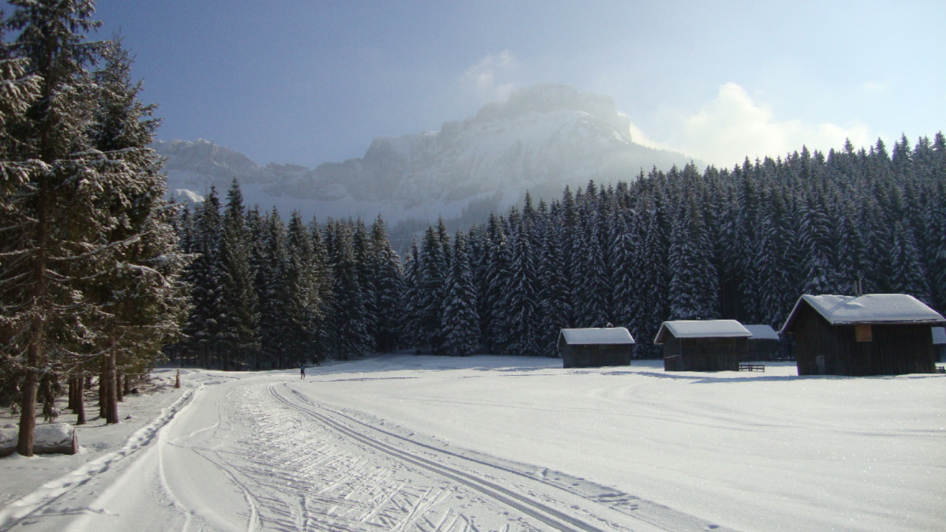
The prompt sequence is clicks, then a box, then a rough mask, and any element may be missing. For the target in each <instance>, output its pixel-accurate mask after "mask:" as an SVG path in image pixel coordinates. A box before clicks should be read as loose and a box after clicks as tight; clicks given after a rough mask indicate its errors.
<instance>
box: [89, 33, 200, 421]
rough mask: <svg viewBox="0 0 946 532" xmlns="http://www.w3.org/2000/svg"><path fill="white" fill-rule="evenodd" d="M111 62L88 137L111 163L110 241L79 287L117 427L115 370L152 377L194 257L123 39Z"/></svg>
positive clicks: (100, 200) (103, 196)
mask: <svg viewBox="0 0 946 532" xmlns="http://www.w3.org/2000/svg"><path fill="white" fill-rule="evenodd" d="M105 59H106V62H105V67H104V68H103V69H102V70H101V71H99V72H97V73H96V74H95V80H96V82H97V85H98V91H99V98H98V100H99V103H98V110H97V112H96V114H95V120H94V124H93V127H92V131H91V135H90V136H91V140H92V143H93V146H94V148H95V149H97V150H99V151H100V152H102V153H103V154H104V156H105V157H106V158H107V160H108V167H107V168H108V170H107V174H108V180H107V181H106V182H105V185H104V186H103V187H102V188H101V191H100V193H99V194H98V197H97V198H96V209H97V210H98V211H100V212H102V213H103V220H105V221H106V222H105V223H104V224H103V228H102V229H101V230H100V231H101V237H100V238H102V239H103V240H104V242H106V243H107V244H106V245H105V248H106V249H105V250H104V251H103V252H101V253H99V254H98V255H97V258H96V263H97V265H96V266H97V269H98V270H100V271H101V272H102V273H101V274H99V275H96V276H94V277H92V278H91V279H89V280H86V281H82V282H80V284H81V286H82V287H83V288H82V289H83V292H84V293H86V294H87V295H86V298H87V299H88V300H90V301H94V302H95V303H96V304H97V305H98V307H99V309H100V311H101V312H99V313H98V319H97V320H96V321H97V323H96V325H97V328H98V329H99V330H100V331H101V334H100V337H101V338H102V340H101V341H100V342H98V343H99V344H100V345H98V346H96V347H95V348H94V349H93V352H103V353H104V354H105V356H106V357H108V358H109V360H108V362H107V364H106V365H107V367H109V369H110V371H109V373H108V374H107V375H103V377H104V379H102V382H103V383H106V384H107V386H108V387H109V390H108V393H107V394H106V399H107V401H108V405H107V406H106V411H107V418H108V419H107V421H108V423H118V408H117V404H116V402H115V399H116V396H117V395H118V391H119V390H118V389H117V388H118V383H117V381H116V377H117V376H116V374H115V372H116V371H118V372H119V375H121V374H124V375H129V374H143V373H146V372H147V371H148V370H149V369H150V368H151V367H152V366H153V364H154V363H155V362H156V361H157V360H158V359H159V358H161V357H162V352H161V349H162V347H163V346H164V345H165V344H168V343H171V342H172V341H174V340H176V339H177V335H178V334H179V330H180V324H181V322H182V320H183V318H184V316H185V314H186V311H187V299H186V286H185V284H184V283H183V282H182V280H181V274H182V272H183V268H184V267H185V266H186V264H187V262H188V261H189V259H188V257H187V256H186V255H184V254H183V253H182V252H181V250H180V247H179V246H178V242H177V235H176V232H175V229H174V226H173V222H174V220H175V217H176V206H173V205H171V204H169V203H168V202H167V201H166V200H165V199H164V198H165V194H166V192H167V187H166V184H165V177H164V175H163V174H162V173H161V164H162V163H161V161H160V159H159V157H158V156H157V155H156V154H155V152H154V151H153V150H151V148H150V147H149V145H150V144H151V143H152V141H153V137H154V131H155V129H156V127H157V125H158V122H157V121H156V120H154V119H151V118H150V117H151V114H152V111H153V106H145V105H142V104H141V103H140V102H139V101H138V99H137V94H138V92H139V91H140V89H141V85H140V83H137V84H134V83H132V81H131V60H130V59H129V57H128V53H127V52H126V51H125V50H123V49H122V47H121V43H120V41H116V42H114V43H112V45H111V46H110V47H109V48H108V49H107V51H106V53H105ZM76 275H77V276H79V275H82V273H80V272H76Z"/></svg>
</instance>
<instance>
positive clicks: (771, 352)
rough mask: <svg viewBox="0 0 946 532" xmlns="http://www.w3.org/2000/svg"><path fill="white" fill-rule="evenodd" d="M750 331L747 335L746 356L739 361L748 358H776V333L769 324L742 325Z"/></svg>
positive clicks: (777, 344) (777, 346) (777, 348)
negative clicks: (750, 334) (747, 346)
mask: <svg viewBox="0 0 946 532" xmlns="http://www.w3.org/2000/svg"><path fill="white" fill-rule="evenodd" d="M744 327H745V328H746V329H748V330H749V332H750V333H752V336H750V337H749V348H748V353H747V354H746V356H745V357H744V358H743V359H742V360H740V362H748V361H750V360H773V359H775V358H778V354H779V343H778V333H777V332H775V329H773V328H772V327H771V326H769V325H744Z"/></svg>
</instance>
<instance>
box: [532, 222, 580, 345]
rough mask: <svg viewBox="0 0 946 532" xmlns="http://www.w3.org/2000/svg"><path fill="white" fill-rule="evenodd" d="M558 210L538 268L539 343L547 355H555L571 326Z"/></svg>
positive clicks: (545, 241)
mask: <svg viewBox="0 0 946 532" xmlns="http://www.w3.org/2000/svg"><path fill="white" fill-rule="evenodd" d="M555 210H556V208H555V207H554V206H553V208H552V213H550V215H549V216H550V223H549V227H548V229H547V230H546V231H545V235H544V242H543V244H542V246H541V250H540V253H541V256H540V260H539V264H538V270H539V271H538V277H539V282H538V288H539V298H538V304H539V307H540V310H541V312H540V316H541V321H540V325H539V333H538V337H539V338H538V342H539V348H540V349H541V351H542V353H544V354H548V355H551V354H553V353H555V352H556V350H555V349H556V342H557V341H558V335H559V331H561V330H562V329H563V328H566V327H568V326H569V322H568V319H569V316H570V315H571V313H572V312H571V301H570V299H569V289H568V283H567V282H566V277H565V256H564V248H563V245H562V240H563V238H562V235H561V231H562V229H561V227H559V226H558V225H557V224H556V216H555V214H554V213H555Z"/></svg>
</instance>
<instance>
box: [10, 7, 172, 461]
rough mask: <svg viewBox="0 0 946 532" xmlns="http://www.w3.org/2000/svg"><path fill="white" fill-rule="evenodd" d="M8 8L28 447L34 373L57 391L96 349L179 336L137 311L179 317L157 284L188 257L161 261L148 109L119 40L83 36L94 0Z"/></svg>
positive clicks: (16, 351) (14, 337)
mask: <svg viewBox="0 0 946 532" xmlns="http://www.w3.org/2000/svg"><path fill="white" fill-rule="evenodd" d="M8 4H10V5H11V6H13V8H14V11H13V13H12V15H11V16H10V17H9V18H6V19H4V20H3V21H2V26H3V27H4V29H9V30H12V31H13V32H16V33H17V36H16V39H15V40H14V41H13V42H10V43H6V42H5V43H4V44H3V53H2V54H0V58H2V59H3V60H4V62H3V65H2V66H3V69H2V70H5V72H4V73H3V74H2V75H3V76H5V77H6V78H8V79H9V78H13V81H12V82H11V83H7V84H5V88H4V89H3V91H2V93H3V96H4V102H3V103H2V104H0V112H2V113H3V117H2V118H3V134H2V141H3V148H2V150H0V151H2V155H3V159H4V160H3V163H2V164H0V167H2V169H3V172H2V179H3V182H2V184H0V194H2V197H0V205H2V206H3V207H2V209H0V216H2V217H3V230H4V232H5V233H6V234H7V235H12V236H10V237H7V238H4V239H3V244H2V249H0V252H2V253H3V257H4V260H3V262H2V264H0V290H2V291H3V293H2V297H0V301H3V304H2V313H3V317H4V320H3V321H4V323H5V327H4V329H3V333H2V334H3V338H2V340H3V341H2V344H3V345H4V350H5V352H6V353H8V354H11V355H12V357H11V358H12V359H13V360H14V361H15V363H16V365H17V366H18V367H19V368H21V370H20V374H21V375H22V383H21V384H22V385H21V389H22V401H21V418H20V431H19V440H18V444H17V450H18V452H19V453H20V454H24V455H32V452H33V431H34V427H35V424H36V419H35V410H34V404H35V402H36V398H37V391H38V387H39V384H40V376H41V375H45V377H44V378H46V381H45V382H46V385H48V386H50V388H48V389H54V388H55V387H56V385H57V384H58V383H57V382H55V380H54V379H53V380H50V379H52V378H53V377H54V376H56V375H66V374H68V370H69V368H70V367H74V366H75V364H76V362H77V361H81V360H83V359H85V358H87V354H88V353H90V352H93V351H94V349H95V347H96V346H101V345H107V346H109V350H110V351H111V352H112V353H116V354H117V352H118V351H119V350H121V351H123V352H124V353H125V354H126V355H128V357H129V360H130V359H131V358H132V357H140V356H144V355H145V354H146V351H150V349H151V346H153V339H154V338H155V337H157V336H161V335H163V334H173V332H174V329H175V324H174V323H173V321H174V320H173V319H169V320H167V321H166V322H163V323H162V324H163V325H166V327H163V328H162V327H156V328H155V329H154V331H153V332H154V333H155V336H151V332H149V328H148V327H147V326H146V323H145V321H142V320H146V319H147V316H146V313H145V312H141V311H140V307H141V306H142V305H143V304H144V302H145V301H147V302H149V303H153V304H154V305H155V306H154V307H152V308H150V309H148V310H150V311H160V310H162V309H163V310H167V311H169V318H173V314H174V309H176V308H180V307H179V306H177V305H176V304H174V303H168V301H169V300H172V299H174V290H173V288H171V289H168V290H167V291H163V290H162V289H161V287H160V286H158V285H159V284H163V283H167V284H168V285H169V286H172V287H173V286H174V285H175V284H176V281H175V278H174V274H175V269H176V268H179V267H180V266H181V265H182V261H179V260H177V258H176V257H174V255H173V254H172V255H171V256H170V258H171V260H169V261H168V262H167V263H166V264H164V265H159V264H158V263H157V262H155V259H156V256H155V255H154V253H160V251H162V250H166V249H167V248H166V245H167V244H168V243H173V241H172V240H169V237H170V235H169V234H168V233H167V232H166V231H165V228H166V223H167V221H168V218H167V213H161V212H160V211H161V209H162V201H163V200H161V199H160V197H161V194H162V193H163V191H162V189H161V188H160V186H159V188H158V189H156V190H154V191H143V190H142V189H143V188H144V187H147V186H149V185H154V184H158V185H160V181H161V179H160V177H158V176H157V171H158V169H159V166H158V165H157V164H156V159H155V158H154V157H153V155H152V154H151V153H150V151H149V150H148V149H147V148H146V146H145V144H146V142H145V141H147V140H149V139H150V135H151V133H152V131H153V126H152V125H150V123H149V121H148V120H147V118H146V117H147V114H148V112H149V108H147V107H144V106H141V105H140V104H137V102H136V97H137V88H136V87H135V86H134V85H132V84H131V83H130V82H129V80H128V78H127V57H122V56H121V54H120V53H118V52H116V51H117V50H120V49H119V48H116V47H112V46H110V45H109V44H108V43H105V42H101V43H93V42H88V41H86V38H85V35H84V33H85V32H89V31H92V30H94V29H95V28H97V27H98V26H99V23H98V22H96V21H93V20H92V19H91V17H92V13H93V3H92V2H91V1H89V0H84V1H83V0H35V1H34V0H11V1H10V2H8ZM109 52H112V53H113V56H112V59H113V60H111V61H108V62H107V64H106V67H105V69H104V70H103V71H102V72H101V73H100V75H98V76H96V75H94V74H93V73H92V72H91V71H90V68H91V67H92V66H93V65H94V64H95V63H96V62H98V61H99V60H101V59H103V58H106V54H107V53H109ZM21 69H22V70H21ZM20 74H22V75H20ZM7 97H9V99H7ZM136 200H137V201H138V203H136V204H135V203H133V202H134V201H136ZM149 217H152V219H150V220H149V219H148V218H149ZM155 266H165V268H164V269H163V270H162V269H161V268H157V267H155ZM131 279H134V280H135V282H138V283H141V284H140V285H139V286H135V287H134V288H135V289H134V290H132V291H128V292H125V293H122V294H121V295H120V296H118V297H107V296H105V294H106V293H107V291H108V290H109V289H112V291H113V292H118V293H121V290H122V289H123V287H127V286H128V284H129V283H130V282H131ZM108 283H113V284H112V285H111V286H107V285H108ZM165 303H168V306H165ZM149 356H150V357H152V358H153V357H154V356H156V355H155V354H154V353H150V354H149ZM109 360H111V361H112V362H114V358H113V357H111V356H110V357H109ZM112 366H114V364H112ZM109 371H110V372H111V370H109ZM46 385H44V386H46ZM45 395H46V397H47V398H48V397H50V394H49V393H46V394H45ZM108 414H109V421H117V419H116V418H117V415H114V414H113V413H112V412H109V413H108Z"/></svg>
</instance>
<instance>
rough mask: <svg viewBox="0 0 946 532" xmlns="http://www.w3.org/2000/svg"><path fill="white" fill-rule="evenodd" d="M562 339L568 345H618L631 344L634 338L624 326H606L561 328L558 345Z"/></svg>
mask: <svg viewBox="0 0 946 532" xmlns="http://www.w3.org/2000/svg"><path fill="white" fill-rule="evenodd" d="M562 340H564V341H565V343H567V344H568V345H620V344H633V343H634V338H633V337H631V333H629V332H627V329H625V328H624V327H607V328H591V329H562V332H561V334H560V335H559V337H558V345H559V346H561V345H562Z"/></svg>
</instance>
